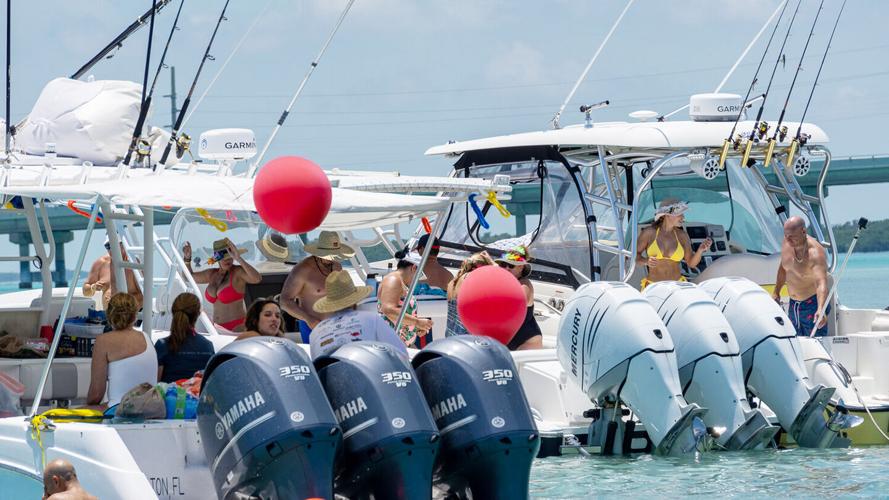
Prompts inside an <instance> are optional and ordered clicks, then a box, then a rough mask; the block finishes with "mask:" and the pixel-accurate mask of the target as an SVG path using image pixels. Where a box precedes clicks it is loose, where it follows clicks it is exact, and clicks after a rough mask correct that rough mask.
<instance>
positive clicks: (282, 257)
mask: <svg viewBox="0 0 889 500" xmlns="http://www.w3.org/2000/svg"><path fill="white" fill-rule="evenodd" d="M256 249H257V250H259V253H261V254H262V255H263V256H265V258H266V259H268V260H269V261H271V262H285V261H287V259H288V258H289V257H290V248H288V247H287V239H286V238H284V235H283V234H281V233H279V232H277V231H269V232H268V233H266V235H265V237H263V238H262V239H261V240H258V241H257V242H256Z"/></svg>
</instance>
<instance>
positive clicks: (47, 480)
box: [43, 458, 97, 500]
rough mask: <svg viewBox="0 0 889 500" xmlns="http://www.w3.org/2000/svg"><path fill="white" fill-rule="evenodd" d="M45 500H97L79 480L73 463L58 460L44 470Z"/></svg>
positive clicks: (47, 465)
mask: <svg viewBox="0 0 889 500" xmlns="http://www.w3.org/2000/svg"><path fill="white" fill-rule="evenodd" d="M43 500H97V498H96V497H94V496H93V495H90V494H89V493H88V492H87V491H86V490H85V489H83V486H81V485H80V481H79V480H78V479H77V471H75V470H74V466H73V465H71V462H69V461H67V460H64V459H61V458H58V459H56V460H53V461H52V462H50V463H48V464H46V468H44V469H43Z"/></svg>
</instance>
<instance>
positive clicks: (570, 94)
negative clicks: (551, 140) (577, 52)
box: [550, 0, 634, 129]
mask: <svg viewBox="0 0 889 500" xmlns="http://www.w3.org/2000/svg"><path fill="white" fill-rule="evenodd" d="M633 2H634V0H629V1H628V2H627V5H626V7H624V10H623V11H622V12H621V13H620V15H619V16H617V20H616V21H614V24H612V25H611V29H610V30H608V34H607V35H605V39H604V40H602V43H600V44H599V48H598V49H596V53H595V54H593V58H592V59H590V62H589V63H587V65H586V68H585V69H584V70H583V73H581V74H580V78H578V79H577V82H575V83H574V87H573V88H572V89H571V92H568V96H567V97H565V101H564V102H563V103H562V106H561V107H559V111H557V112H556V114H555V116H553V119H552V120H550V121H551V122H552V124H553V128H554V129H558V128H562V127H561V125H559V118H561V117H562V112H564V111H565V108H566V107H567V106H568V102H570V101H571V99H573V98H574V94H575V93H576V92H577V89H578V87H580V84H581V83H583V81H584V80H585V79H586V75H587V73H589V72H590V68H592V67H593V63H595V62H596V59H598V58H599V54H601V53H602V49H604V48H605V44H607V43H608V40H610V39H611V35H613V34H614V30H616V29H617V26H618V25H619V24H620V22H621V20H622V19H623V18H624V14H626V13H627V11H628V10H630V6H631V5H633Z"/></svg>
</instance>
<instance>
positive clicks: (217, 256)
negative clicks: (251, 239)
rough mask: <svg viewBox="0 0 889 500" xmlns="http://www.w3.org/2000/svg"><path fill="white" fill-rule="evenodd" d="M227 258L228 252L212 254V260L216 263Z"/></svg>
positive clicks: (218, 251) (222, 251) (219, 251)
mask: <svg viewBox="0 0 889 500" xmlns="http://www.w3.org/2000/svg"><path fill="white" fill-rule="evenodd" d="M227 256H228V250H217V251H215V252H213V260H215V261H216V262H219V261H221V260H222V259H224V258H226V257H227Z"/></svg>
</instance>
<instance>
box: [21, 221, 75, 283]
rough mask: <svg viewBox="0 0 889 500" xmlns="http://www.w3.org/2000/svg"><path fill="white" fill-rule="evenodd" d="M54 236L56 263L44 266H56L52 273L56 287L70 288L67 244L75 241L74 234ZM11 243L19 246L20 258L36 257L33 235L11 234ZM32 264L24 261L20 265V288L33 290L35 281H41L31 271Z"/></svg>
mask: <svg viewBox="0 0 889 500" xmlns="http://www.w3.org/2000/svg"><path fill="white" fill-rule="evenodd" d="M52 235H53V239H54V240H55V262H54V263H50V262H44V263H43V265H47V266H48V265H52V264H55V269H54V270H53V273H52V276H53V282H54V285H55V286H56V287H66V286H68V276H67V272H68V271H67V269H66V267H65V243H69V242H71V241H74V232H73V231H53V232H52ZM45 237H46V234H45V233H44V238H45ZM9 241H10V242H11V243H13V244H17V245H18V246H19V256H21V257H27V256H29V255H34V253H32V252H31V245H32V244H33V242H32V241H31V235H30V234H29V233H22V232H16V233H10V234H9ZM32 262H33V261H23V262H21V263H19V288H23V289H31V288H34V281H40V278H39V276H35V274H34V272H33V271H32V270H31V263H32Z"/></svg>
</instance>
